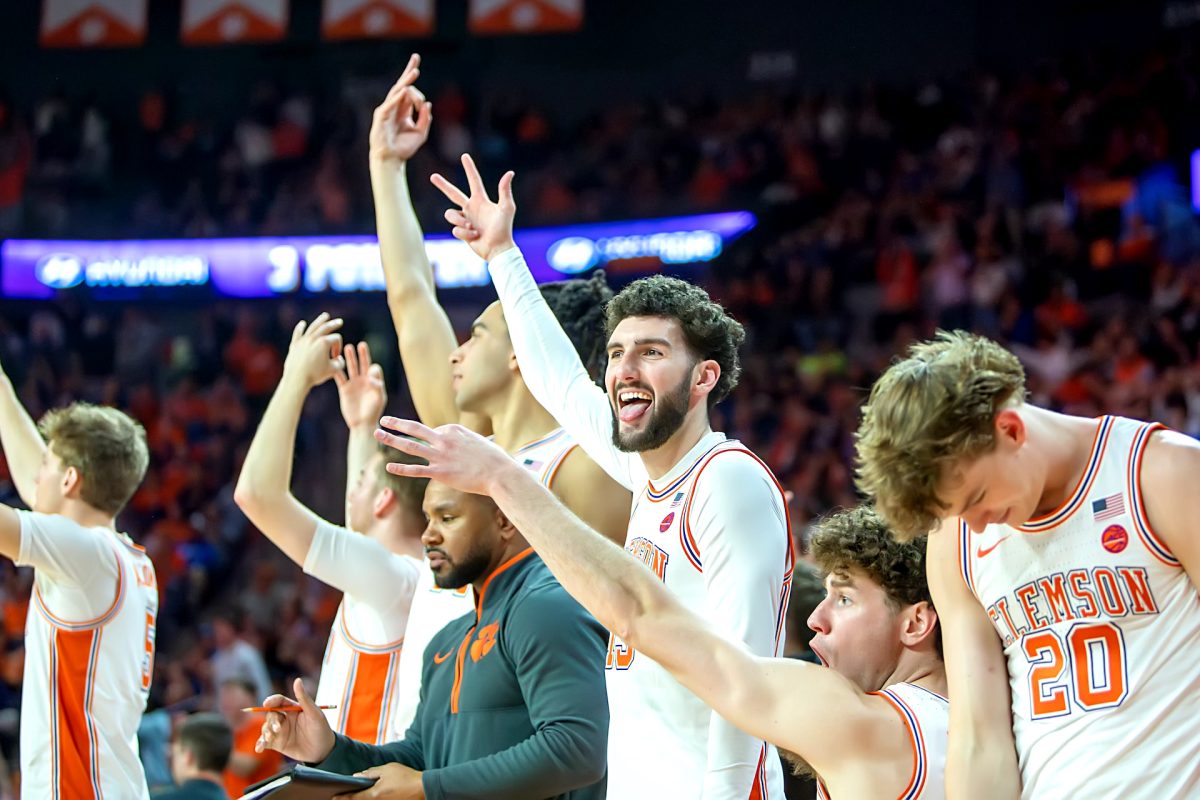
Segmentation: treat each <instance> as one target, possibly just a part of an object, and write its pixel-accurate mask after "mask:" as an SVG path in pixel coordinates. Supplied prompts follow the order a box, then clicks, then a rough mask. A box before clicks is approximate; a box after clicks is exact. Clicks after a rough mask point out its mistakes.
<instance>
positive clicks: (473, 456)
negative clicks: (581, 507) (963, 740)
mask: <svg viewBox="0 0 1200 800" xmlns="http://www.w3.org/2000/svg"><path fill="white" fill-rule="evenodd" d="M382 424H383V425H384V426H385V427H387V428H391V429H394V430H399V431H405V432H407V433H410V434H412V435H413V436H416V437H418V438H420V439H421V440H422V442H424V444H423V443H421V442H415V441H412V440H408V439H402V438H401V437H398V436H394V435H393V434H390V433H388V432H386V431H379V432H378V433H377V434H376V435H377V436H378V437H379V439H380V441H382V442H384V443H389V444H392V445H393V446H396V447H398V448H399V449H400V450H402V451H404V452H412V453H415V452H418V451H419V452H420V453H421V454H422V456H423V457H425V458H428V459H429V464H428V466H425V465H415V466H410V465H395V466H393V467H390V469H393V470H397V471H398V472H399V473H400V474H413V475H415V474H420V475H423V476H436V481H437V482H439V483H443V482H444V483H447V484H449V485H452V486H455V487H456V488H458V489H461V490H463V491H469V492H477V493H480V494H485V495H487V496H488V497H492V498H493V499H494V500H495V502H496V503H497V504H498V505H499V506H500V508H501V510H502V511H503V512H504V513H505V515H506V516H508V517H509V518H510V520H511V521H512V522H513V524H514V525H520V526H521V528H520V529H521V530H522V531H524V532H525V538H526V540H527V541H528V542H529V543H530V544H531V545H533V547H534V548H535V550H537V552H538V554H539V555H541V557H542V560H543V561H544V562H545V563H546V565H547V566H548V567H550V569H551V571H552V572H553V573H554V574H555V576H556V577H557V578H558V579H559V581H560V582H561V583H562V585H563V588H565V589H566V590H567V591H568V592H570V593H571V594H572V595H573V596H574V597H575V598H576V599H577V600H579V601H580V603H581V604H582V605H583V606H584V607H585V608H587V609H588V610H589V611H591V612H592V613H593V614H594V615H595V616H596V617H597V619H599V620H600V622H601V623H602V624H604V625H605V626H607V627H608V628H610V629H611V630H613V631H615V632H618V633H619V634H620V636H621V638H622V639H623V640H624V641H625V642H626V643H627V644H628V645H629V646H631V647H635V648H637V649H638V651H639V655H638V657H639V658H646V657H649V658H653V659H654V660H655V661H656V662H658V663H659V664H660V665H661V666H662V667H663V668H664V669H666V670H667V671H668V672H669V673H670V674H671V676H672V677H673V678H674V679H676V680H678V681H679V682H680V683H682V684H683V685H684V686H686V687H687V688H688V689H690V690H691V691H693V692H695V693H696V694H697V695H698V696H699V697H700V698H701V699H702V700H703V701H704V702H706V703H708V704H709V705H711V706H712V707H713V708H714V709H715V710H716V711H717V712H718V713H720V714H721V715H722V716H723V717H724V718H725V719H728V720H729V721H730V722H732V723H734V724H736V725H737V726H738V727H740V728H742V729H743V730H746V731H748V732H750V733H752V734H753V735H755V736H758V737H762V738H764V739H766V740H768V741H771V742H774V743H776V744H778V745H779V746H781V747H783V748H785V749H787V750H790V751H792V752H794V753H796V754H797V755H798V756H799V758H801V759H803V760H804V761H805V762H807V763H808V764H809V765H811V766H812V767H813V768H814V769H815V770H816V772H817V773H818V774H819V775H821V776H822V778H823V784H824V786H823V788H822V791H823V792H825V791H828V792H829V794H830V795H831V796H832V797H838V798H860V797H880V798H886V797H902V798H918V797H924V798H941V797H942V796H943V790H942V765H943V763H944V759H945V751H946V741H945V739H946V725H947V722H948V710H947V703H946V701H945V698H944V695H945V691H946V687H945V684H946V678H945V671H944V669H943V666H942V658H941V653H940V642H939V633H938V628H937V614H936V612H935V611H934V610H933V607H932V606H931V605H930V602H929V595H928V590H927V588H926V586H925V578H924V561H925V558H924V543H923V542H912V543H898V542H896V541H894V540H893V539H892V538H891V536H890V533H889V531H888V530H887V528H886V526H885V525H884V524H883V521H882V520H881V519H880V518H879V517H878V515H876V514H875V513H874V512H873V511H872V510H871V509H869V508H867V507H859V508H857V509H853V510H851V511H845V512H842V513H840V514H836V515H833V516H831V517H829V518H828V519H826V520H824V521H823V522H822V523H821V524H820V525H819V526H818V529H817V531H816V532H815V533H814V535H813V539H812V549H813V554H814V557H815V558H816V560H817V563H818V564H819V565H820V566H821V569H822V570H823V571H825V572H826V573H827V576H826V579H825V584H826V587H827V595H826V598H825V600H824V601H823V602H822V603H821V604H820V605H819V606H818V607H817V608H816V609H815V610H814V611H813V614H812V616H811V617H810V618H809V621H808V624H809V626H810V627H811V628H812V629H813V630H814V631H815V632H816V635H815V636H814V637H813V640H812V648H813V651H814V652H816V653H817V654H818V655H819V656H820V657H821V659H822V661H824V662H825V663H826V664H827V665H828V666H830V667H832V669H825V668H823V667H819V666H816V665H814V664H809V663H806V662H803V661H797V660H791V659H780V658H763V657H760V656H755V655H753V654H751V653H750V652H749V651H747V649H746V648H745V647H744V646H742V645H741V644H735V643H733V642H732V641H730V640H729V639H728V638H726V637H724V636H721V635H720V634H718V633H717V632H716V631H715V629H714V628H713V626H712V625H710V624H709V623H708V622H707V621H706V620H705V618H704V616H702V615H701V614H697V613H695V612H693V611H690V610H688V609H687V608H685V607H684V606H683V604H682V603H680V601H679V599H678V598H677V597H675V595H674V594H673V593H672V592H669V591H667V589H665V588H664V587H663V586H662V584H661V582H660V581H658V580H657V579H656V578H655V577H654V576H653V575H652V573H651V572H649V571H648V570H645V569H643V568H641V567H639V566H638V565H637V564H636V563H635V562H633V561H632V560H631V559H629V558H627V557H625V556H624V555H623V554H622V553H621V551H620V550H618V549H617V548H616V547H614V546H612V545H611V544H609V543H608V542H605V541H604V540H603V539H602V538H601V537H600V536H598V535H597V534H596V533H595V532H594V531H592V530H590V529H588V527H587V526H586V525H584V524H583V523H581V522H580V521H579V519H578V518H576V517H574V516H573V515H571V514H570V512H569V511H567V509H565V508H564V507H563V506H562V505H560V504H559V503H557V502H556V501H555V500H554V498H553V497H552V496H550V495H549V494H548V493H547V492H546V491H545V490H544V489H543V488H542V487H539V486H538V485H537V484H536V482H535V481H533V480H531V479H530V478H529V477H528V476H527V475H525V474H523V473H522V472H521V470H520V469H518V468H516V467H515V466H514V465H511V464H508V463H506V462H505V459H504V458H503V455H502V454H500V453H499V452H498V451H497V449H496V448H495V447H494V446H491V445H489V444H488V443H487V442H486V441H484V440H482V439H481V438H480V437H479V436H477V435H475V434H473V433H470V432H468V431H467V430H466V429H465V428H462V427H459V426H448V427H444V428H439V429H438V430H430V429H429V428H426V427H424V426H420V425H417V424H415V423H411V422H407V421H403V420H396V419H393V418H390V417H385V418H384V419H383V420H382ZM518 519H519V520H520V522H517V520H518ZM864 692H865V693H866V694H864ZM646 747H647V750H650V749H651V747H652V744H647V746H646ZM647 758H648V759H649V758H650V757H649V756H647ZM826 787H827V788H826ZM664 796H671V797H676V796H678V797H690V796H691V795H684V794H678V795H664Z"/></svg>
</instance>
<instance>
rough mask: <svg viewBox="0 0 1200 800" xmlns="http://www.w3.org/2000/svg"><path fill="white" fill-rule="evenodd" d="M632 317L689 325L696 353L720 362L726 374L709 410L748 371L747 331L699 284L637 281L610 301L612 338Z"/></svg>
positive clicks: (661, 279)
mask: <svg viewBox="0 0 1200 800" xmlns="http://www.w3.org/2000/svg"><path fill="white" fill-rule="evenodd" d="M627 317H667V318H669V319H674V320H676V321H678V322H679V326H680V327H681V328H682V329H683V337H684V339H685V340H686V341H687V344H688V348H689V349H691V351H692V354H693V355H695V356H696V357H697V358H699V359H704V360H708V359H711V360H713V361H716V362H717V364H718V365H719V366H720V367H721V377H720V378H718V379H717V385H716V386H715V387H713V390H712V392H710V393H709V395H708V407H709V408H712V407H713V406H715V405H716V404H717V403H719V402H721V401H722V400H724V399H725V398H726V397H728V396H729V393H730V392H732V391H733V390H734V388H735V387H736V386H737V384H738V379H739V378H740V377H741V374H742V364H741V361H740V360H739V358H738V348H739V347H741V346H742V342H744V341H745V340H746V329H745V328H743V327H742V324H741V323H740V322H738V321H737V320H736V319H734V318H733V317H731V316H729V314H728V313H727V312H726V311H725V309H724V307H723V306H722V305H721V304H720V303H717V302H716V301H714V300H713V299H712V298H711V297H709V296H708V292H706V291H704V290H703V289H701V288H700V287H699V286H696V285H695V284H691V283H688V282H687V281H681V280H679V279H678V278H671V277H668V276H666V275H652V276H650V277H649V278H641V279H640V280H636V281H634V282H633V283H631V284H629V285H628V286H626V287H625V288H624V289H622V290H621V291H620V292H619V293H618V294H617V296H616V297H614V298H613V299H612V302H610V303H609V304H608V310H607V325H606V329H607V334H608V336H612V334H613V331H614V330H616V327H617V325H619V324H620V323H621V320H623V319H625V318H627Z"/></svg>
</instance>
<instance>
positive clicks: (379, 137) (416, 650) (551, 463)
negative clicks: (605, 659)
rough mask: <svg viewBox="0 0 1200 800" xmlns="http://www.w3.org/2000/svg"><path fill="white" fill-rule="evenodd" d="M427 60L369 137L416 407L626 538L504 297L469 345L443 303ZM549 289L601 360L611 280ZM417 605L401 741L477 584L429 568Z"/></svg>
mask: <svg viewBox="0 0 1200 800" xmlns="http://www.w3.org/2000/svg"><path fill="white" fill-rule="evenodd" d="M420 61H421V59H420V56H418V55H413V56H412V57H411V58H410V59H409V62H408V65H407V67H406V68H405V70H404V73H403V74H402V75H401V76H400V79H399V80H398V81H397V82H396V84H395V85H394V86H393V87H392V89H391V91H390V92H389V93H388V95H387V97H386V98H385V99H384V101H383V103H382V104H380V106H379V107H378V108H377V109H376V110H375V114H374V117H373V119H372V123H371V133H370V173H371V186H372V190H373V195H374V199H375V218H376V225H377V228H378V234H379V250H380V255H381V258H382V260H383V269H384V275H385V277H386V281H387V297H388V307H389V308H390V309H391V312H392V321H393V323H394V324H395V328H396V336H397V339H398V341H399V347H400V357H401V360H402V361H403V363H404V368H405V374H406V376H407V378H408V384H409V390H410V392H411V393H412V398H413V404H414V405H415V406H416V409H417V414H418V416H419V417H420V418H421V419H423V420H425V421H426V422H427V423H429V424H431V425H441V424H444V423H446V422H461V423H462V424H464V425H466V426H468V427H470V428H472V429H473V430H477V431H480V432H484V433H488V432H494V434H495V437H496V441H497V443H498V444H500V445H501V446H502V447H503V448H504V449H505V450H507V451H509V452H510V453H511V454H512V455H513V457H514V458H516V459H517V460H519V461H520V462H521V463H522V464H524V465H525V466H526V467H527V468H528V469H530V470H532V471H533V472H535V473H536V474H537V475H538V477H539V479H540V480H542V481H543V482H544V483H545V484H546V485H547V486H549V487H550V488H551V489H552V490H553V491H554V493H555V494H556V495H558V497H559V498H560V499H562V501H563V502H565V503H566V504H567V505H568V506H569V507H570V508H571V510H573V511H574V512H575V513H577V514H579V515H580V516H581V517H583V518H584V519H585V520H587V521H588V522H589V523H590V524H592V525H593V526H595V527H596V528H597V529H598V530H600V531H602V532H603V533H605V534H606V535H608V536H610V537H612V538H613V539H614V540H622V541H623V540H624V536H625V524H626V522H627V521H628V518H629V517H628V514H629V499H630V496H629V492H627V491H626V490H625V489H624V488H622V487H621V486H619V485H618V484H617V483H615V482H614V481H612V480H611V479H610V478H609V477H608V476H606V475H605V474H604V473H603V471H602V470H600V469H599V468H598V467H597V466H596V464H595V463H594V462H593V461H592V460H591V459H590V458H588V456H587V455H586V454H585V453H584V452H583V451H582V450H581V449H579V448H578V447H577V446H576V444H575V441H574V439H573V438H572V437H571V436H570V435H569V434H567V433H566V432H564V431H563V430H562V429H561V428H559V426H558V423H557V422H555V421H554V418H553V417H552V416H551V415H550V414H549V413H547V412H546V410H545V409H544V408H543V407H542V406H541V405H539V404H538V402H537V401H535V400H534V399H533V396H532V395H530V393H529V391H528V389H527V388H526V387H525V382H524V378H523V374H522V372H521V370H520V368H519V366H518V364H517V361H516V359H515V357H514V356H513V353H512V343H511V342H510V341H509V339H508V328H507V324H506V320H505V318H504V315H503V313H502V312H501V309H500V306H499V304H498V303H493V304H491V305H490V306H488V308H487V309H485V310H484V312H483V313H482V314H481V315H480V316H479V318H478V319H477V320H475V322H474V323H473V324H472V326H471V335H470V337H469V338H468V339H467V341H465V342H463V344H462V345H461V346H459V345H458V343H457V342H456V341H455V338H454V331H453V328H452V327H451V325H450V319H449V317H447V315H446V312H445V311H444V310H443V309H442V307H441V306H440V305H439V304H438V301H437V294H436V291H435V283H434V276H433V269H432V267H431V266H430V264H429V259H428V257H427V256H426V253H425V242H424V238H423V235H422V233H421V227H420V224H419V223H418V221H417V217H416V213H415V212H414V210H413V206H412V200H411V199H410V196H409V191H408V179H407V170H408V161H409V159H411V158H412V157H413V156H414V155H415V154H416V153H417V151H418V150H420V148H421V146H422V145H423V144H424V143H425V140H426V139H427V138H428V136H429V129H430V125H431V122H432V113H433V111H432V104H431V103H429V102H428V101H426V100H425V97H424V95H422V94H421V92H420V91H419V90H418V89H417V88H416V86H415V85H414V83H415V81H416V79H417V77H418V76H419V75H420ZM543 291H544V292H545V293H546V295H547V296H548V297H550V298H551V299H552V300H553V302H554V303H555V307H556V310H558V312H559V315H560V317H561V318H562V319H564V320H567V321H568V322H569V324H570V327H571V331H572V337H573V341H574V344H575V347H577V348H578V351H579V353H581V356H580V357H582V358H584V359H587V360H591V361H597V362H598V361H599V357H600V356H602V354H603V339H602V338H601V337H602V335H603V333H602V330H601V328H602V318H603V309H602V306H603V303H604V302H605V301H606V300H607V299H608V297H610V296H611V293H610V292H609V291H608V288H607V287H606V286H605V285H604V283H603V281H602V280H600V281H566V282H563V283H560V284H555V285H553V286H547V287H543ZM597 369H598V367H597ZM415 602H416V604H417V605H418V606H421V608H419V609H418V608H415V609H414V613H413V614H412V616H411V617H410V621H409V628H408V633H407V635H406V636H407V640H408V642H409V646H408V647H407V648H406V650H405V653H406V654H402V655H401V657H400V674H399V678H398V682H399V686H400V690H399V694H400V696H399V698H398V702H399V703H400V704H401V705H402V706H403V707H404V708H405V709H407V711H406V712H405V713H401V714H398V715H397V718H396V727H395V728H393V730H392V737H391V738H394V739H400V738H402V737H403V736H404V734H405V732H406V730H407V729H408V723H409V722H411V720H412V712H413V711H415V709H416V706H417V698H418V695H419V692H420V688H421V655H422V653H423V652H424V648H425V645H426V644H428V642H429V640H430V638H432V636H433V634H435V633H436V632H437V631H438V630H439V629H440V628H441V627H442V626H443V625H445V624H446V623H448V622H450V621H451V620H453V619H455V618H456V617H459V616H461V615H463V614H466V613H470V612H471V611H473V605H472V599H471V597H470V587H469V586H465V587H462V588H460V589H457V590H446V589H439V588H438V587H437V586H436V585H435V584H434V581H433V575H432V573H431V572H430V570H429V569H428V564H426V569H424V570H422V573H421V582H420V584H419V585H418V586H417V590H416V601H415ZM418 612H419V613H418Z"/></svg>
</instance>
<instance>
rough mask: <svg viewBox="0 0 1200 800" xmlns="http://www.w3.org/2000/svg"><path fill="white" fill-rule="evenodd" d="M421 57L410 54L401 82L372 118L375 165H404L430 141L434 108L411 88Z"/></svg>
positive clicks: (418, 71)
mask: <svg viewBox="0 0 1200 800" xmlns="http://www.w3.org/2000/svg"><path fill="white" fill-rule="evenodd" d="M420 67H421V56H419V55H418V54H416V53H413V54H412V56H411V57H410V58H409V59H408V65H407V66H406V67H405V68H404V72H403V73H402V74H401V75H400V78H399V79H398V80H397V81H396V82H395V83H394V84H393V85H392V88H391V89H390V90H389V91H388V93H387V97H385V98H384V100H383V102H382V103H380V104H379V107H378V108H376V109H375V113H374V115H373V116H372V117H371V132H370V135H369V136H368V143H369V146H370V158H371V161H372V162H375V163H388V162H394V163H399V162H404V161H408V160H409V159H410V158H412V157H413V156H414V155H415V154H416V152H417V151H418V150H420V149H421V146H422V145H423V144H425V142H426V140H428V139H429V126H430V124H431V123H432V121H433V104H432V103H430V102H429V101H428V100H426V99H425V95H424V94H422V93H421V90H420V89H418V88H417V87H416V86H414V85H413V84H414V83H415V82H416V80H417V78H418V77H419V76H420V74H421V69H420Z"/></svg>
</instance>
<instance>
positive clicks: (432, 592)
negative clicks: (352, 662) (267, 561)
mask: <svg viewBox="0 0 1200 800" xmlns="http://www.w3.org/2000/svg"><path fill="white" fill-rule="evenodd" d="M576 446H577V445H576V444H575V440H574V439H572V438H571V437H570V436H569V435H568V434H567V433H566V431H564V430H563V429H562V428H557V429H555V430H553V431H551V432H550V433H548V434H546V435H545V436H543V437H542V438H540V439H538V440H537V441H534V442H530V443H529V444H527V445H525V446H524V447H521V448H520V449H518V450H517V451H516V452H515V453H513V458H514V459H515V460H517V461H519V462H521V464H522V465H523V466H524V467H525V468H526V469H528V470H529V471H531V472H532V473H534V474H535V475H537V476H538V480H539V481H541V483H542V485H543V486H545V487H547V488H549V487H550V485H551V483H553V481H554V476H555V475H556V474H557V472H558V468H559V467H560V466H562V462H563V461H565V460H566V458H567V456H568V455H569V454H570V452H571V451H572V450H574V449H575V447H576ZM474 611H475V593H474V592H473V591H472V589H471V587H470V586H464V587H462V588H461V589H440V588H438V586H437V584H435V583H434V580H433V572H432V571H430V569H429V560H428V559H426V560H425V563H424V564H423V565H422V568H421V578H420V581H419V582H418V583H417V593H416V595H415V596H414V597H413V605H412V612H411V614H410V616H409V622H408V630H407V631H406V632H405V634H404V640H405V643H406V644H405V647H404V649H403V651H402V652H401V654H400V657H399V665H398V666H399V671H398V679H397V697H396V701H395V706H396V712H395V717H394V720H395V721H394V723H393V727H392V730H391V737H390V739H389V741H396V740H399V739H403V738H404V733H405V731H407V730H408V726H409V725H411V724H412V720H413V717H414V716H416V713H417V706H418V705H419V703H420V692H421V668H422V665H423V659H424V656H425V648H426V647H427V646H428V645H429V642H430V640H432V639H433V637H434V635H435V634H436V633H437V632H438V631H440V630H441V629H442V628H444V627H445V626H446V624H447V623H448V622H451V621H453V620H456V619H458V618H459V617H461V616H462V615H463V614H468V613H474Z"/></svg>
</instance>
